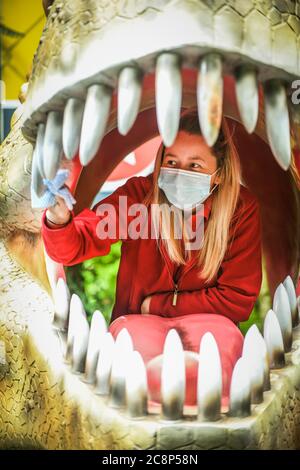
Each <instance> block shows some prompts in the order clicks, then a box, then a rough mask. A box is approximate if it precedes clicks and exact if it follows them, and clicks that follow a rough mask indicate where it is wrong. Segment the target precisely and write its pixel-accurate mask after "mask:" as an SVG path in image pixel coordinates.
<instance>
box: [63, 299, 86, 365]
mask: <svg viewBox="0 0 300 470" xmlns="http://www.w3.org/2000/svg"><path fill="white" fill-rule="evenodd" d="M82 316H85V310H84V307H83V304H82V302H81V299H80V297H79V296H78V295H77V294H72V296H71V300H70V312H69V323H68V338H67V350H66V360H67V361H68V362H71V361H72V354H73V342H74V335H75V331H76V328H77V318H78V317H82Z"/></svg>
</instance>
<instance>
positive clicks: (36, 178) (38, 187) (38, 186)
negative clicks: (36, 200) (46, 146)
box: [31, 151, 46, 197]
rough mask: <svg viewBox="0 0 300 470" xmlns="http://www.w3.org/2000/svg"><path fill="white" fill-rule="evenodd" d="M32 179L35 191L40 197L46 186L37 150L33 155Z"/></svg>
mask: <svg viewBox="0 0 300 470" xmlns="http://www.w3.org/2000/svg"><path fill="white" fill-rule="evenodd" d="M31 179H32V187H33V189H34V192H35V193H36V195H37V196H38V197H41V196H42V195H43V194H44V192H45V190H46V187H45V185H44V183H43V178H42V176H41V174H40V171H39V168H38V162H37V155H36V152H35V151H34V153H33V155H32V164H31Z"/></svg>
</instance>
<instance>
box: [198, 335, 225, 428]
mask: <svg viewBox="0 0 300 470" xmlns="http://www.w3.org/2000/svg"><path fill="white" fill-rule="evenodd" d="M221 397H222V365H221V359H220V354H219V348H218V345H217V343H216V340H215V338H214V336H213V335H212V333H210V332H207V333H205V334H204V335H203V336H202V339H201V343H200V350H199V367H198V388H197V398H198V416H199V418H200V419H201V420H204V421H216V420H218V419H220V410H221Z"/></svg>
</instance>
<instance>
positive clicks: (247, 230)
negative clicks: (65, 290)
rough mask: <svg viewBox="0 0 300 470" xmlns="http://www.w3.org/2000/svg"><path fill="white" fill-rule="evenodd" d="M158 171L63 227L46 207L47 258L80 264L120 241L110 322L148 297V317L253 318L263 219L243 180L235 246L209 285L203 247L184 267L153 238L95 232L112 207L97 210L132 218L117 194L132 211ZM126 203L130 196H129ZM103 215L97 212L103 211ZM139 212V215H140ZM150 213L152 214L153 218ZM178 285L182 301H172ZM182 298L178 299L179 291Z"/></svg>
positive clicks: (130, 183) (206, 212) (208, 204)
mask: <svg viewBox="0 0 300 470" xmlns="http://www.w3.org/2000/svg"><path fill="white" fill-rule="evenodd" d="M152 179H153V173H151V174H150V175H148V176H134V177H132V178H129V179H128V180H127V181H126V183H125V184H123V185H122V186H120V187H119V188H118V189H117V190H116V191H114V193H112V194H110V195H109V196H108V197H106V198H104V199H102V200H101V201H100V202H98V203H97V204H96V205H95V206H94V207H93V209H84V210H83V211H81V212H80V213H79V214H77V215H76V216H75V214H74V212H73V211H72V217H71V220H70V222H69V223H68V224H67V225H65V226H64V227H62V228H49V227H48V226H47V225H46V221H45V219H46V210H45V211H44V212H43V216H42V237H43V240H44V244H45V249H46V251H47V253H48V255H49V256H50V257H51V258H52V259H53V260H54V261H57V262H59V263H62V264H63V265H65V266H72V265H74V264H77V263H81V262H83V261H84V260H86V259H89V258H93V257H95V256H102V255H106V254H108V253H109V251H110V246H111V244H112V243H115V242H117V241H118V240H119V239H122V249H121V260H120V266H119V271H118V275H117V285H116V299H115V305H114V307H113V311H112V316H111V319H110V322H111V323H112V322H113V321H114V320H115V319H116V318H117V317H120V316H122V315H126V314H132V313H135V314H139V313H140V308H141V304H142V302H143V300H144V299H145V297H147V296H148V295H152V298H151V301H150V307H149V308H150V312H149V313H150V314H155V315H159V316H163V317H176V316H180V315H188V314H195V313H196V314H202V313H214V314H218V315H224V316H226V317H228V318H229V319H231V320H232V321H233V322H234V323H236V324H238V322H241V321H245V320H247V319H248V318H249V316H250V313H251V311H252V309H253V307H254V304H255V301H256V299H257V297H258V295H259V292H260V287H261V282H262V259H261V220H260V210H259V204H258V201H257V199H256V197H255V196H254V195H253V194H252V193H251V192H250V191H249V190H248V189H247V188H245V187H244V186H242V185H240V195H239V200H238V204H237V207H236V212H235V215H237V220H238V222H237V224H233V225H234V228H235V230H234V236H233V237H232V234H233V232H232V230H233V228H232V226H230V230H229V240H230V241H231V243H229V245H228V248H227V251H226V254H225V256H224V259H223V262H222V264H221V266H220V269H219V270H218V273H217V276H215V278H214V279H213V280H212V281H211V282H210V283H209V284H206V285H205V286H204V282H203V280H201V279H200V278H199V277H197V272H198V271H199V267H197V265H196V264H197V263H195V260H196V257H195V255H196V254H197V250H192V253H193V255H192V258H191V260H190V261H189V262H188V263H187V264H186V265H184V266H183V265H181V266H178V265H177V264H175V263H173V262H172V261H171V259H170V258H169V256H168V254H167V251H166V249H165V248H164V246H163V244H161V249H162V252H161V251H160V250H159V247H158V244H157V240H156V239H155V238H151V237H150V238H149V237H148V239H143V238H137V239H133V238H131V237H130V236H128V233H125V234H124V233H123V234H122V233H119V230H118V229H117V231H116V234H115V235H114V236H113V237H112V236H110V238H107V239H100V238H99V237H98V236H97V231H96V230H97V225H98V223H99V222H100V220H101V219H102V218H103V217H106V220H107V212H106V213H104V212H103V213H102V214H100V215H97V214H96V210H97V207H98V206H99V205H102V204H105V203H107V204H111V205H113V207H114V208H115V214H116V222H117V227H118V222H119V221H120V220H122V221H123V222H125V221H126V220H127V222H128V224H129V223H130V221H132V220H133V218H134V216H131V215H128V213H127V211H126V212H125V210H124V206H123V207H122V206H121V205H120V217H119V203H120V201H119V196H127V208H129V207H130V206H131V204H133V203H141V202H142V201H143V199H144V197H145V196H146V194H147V192H148V191H149V189H150V188H151V186H152ZM123 199H124V200H125V199H126V198H123ZM212 199H213V193H212V194H211V195H210V196H209V197H208V198H207V199H206V200H205V201H204V204H203V205H204V214H203V215H204V232H205V226H206V224H207V221H208V218H209V214H210V210H211V203H212ZM98 214H99V213H98ZM135 217H136V215H135ZM150 217H151V214H150V211H149V216H148V220H150ZM176 285H177V291H178V293H177V299H176V304H175V305H173V300H174V293H175V288H176ZM175 297H176V296H175Z"/></svg>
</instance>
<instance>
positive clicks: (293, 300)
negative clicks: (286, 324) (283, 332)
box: [283, 276, 299, 327]
mask: <svg viewBox="0 0 300 470" xmlns="http://www.w3.org/2000/svg"><path fill="white" fill-rule="evenodd" d="M283 285H284V287H285V289H286V291H287V294H288V297H289V302H290V307H291V313H292V326H293V327H295V326H297V325H298V323H299V314H298V308H297V296H296V290H295V286H294V283H293V280H292V278H291V276H286V278H285V280H284V281H283Z"/></svg>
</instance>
